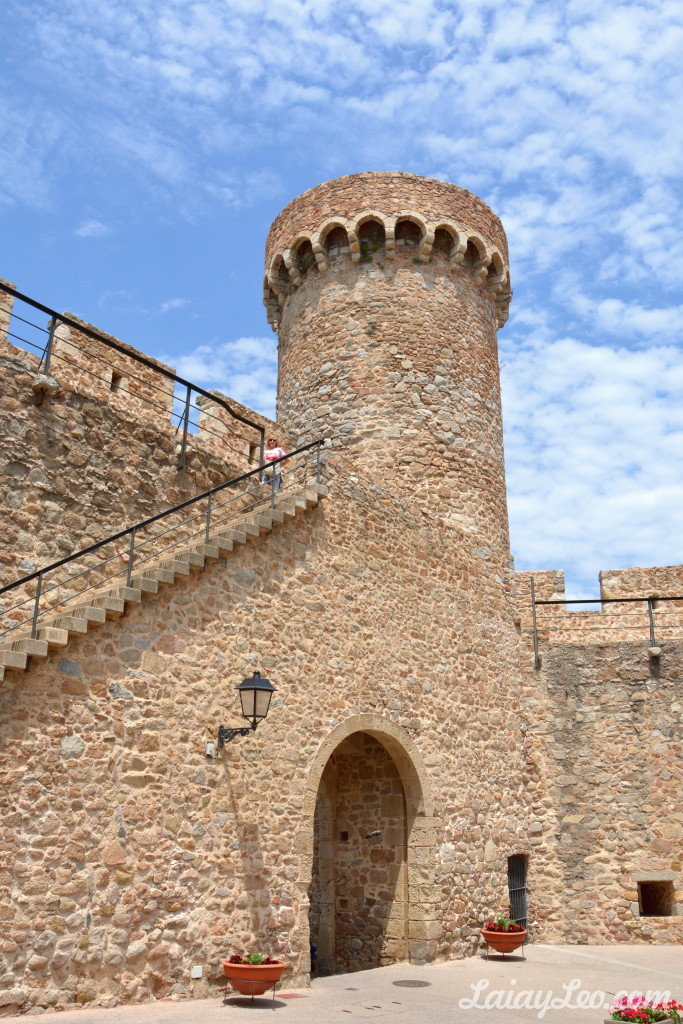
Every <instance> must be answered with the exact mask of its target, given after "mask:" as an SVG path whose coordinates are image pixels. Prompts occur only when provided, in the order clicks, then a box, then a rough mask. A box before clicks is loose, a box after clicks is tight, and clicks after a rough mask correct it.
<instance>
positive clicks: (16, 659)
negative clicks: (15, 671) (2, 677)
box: [0, 651, 28, 674]
mask: <svg viewBox="0 0 683 1024" xmlns="http://www.w3.org/2000/svg"><path fill="white" fill-rule="evenodd" d="M27 661H28V654H23V653H22V652H21V651H0V665H1V666H2V667H3V668H19V669H22V668H26V662H27ZM3 674H4V673H3Z"/></svg>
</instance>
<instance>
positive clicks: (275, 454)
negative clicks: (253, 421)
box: [261, 437, 287, 492]
mask: <svg viewBox="0 0 683 1024" xmlns="http://www.w3.org/2000/svg"><path fill="white" fill-rule="evenodd" d="M286 454H287V452H286V451H284V449H283V448H280V446H279V445H278V443H277V438H276V437H269V438H268V447H267V448H266V450H265V451H264V453H263V460H264V462H275V460H276V459H282V458H284V456H285V455H286ZM280 467H281V463H280V464H278V465H277V466H273V467H272V469H264V471H263V474H262V475H261V483H264V484H269V483H270V482H271V480H272V481H273V491H276V492H277V491H279V490H280V488H281V487H282V470H281V468H280Z"/></svg>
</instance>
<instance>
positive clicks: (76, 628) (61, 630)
mask: <svg viewBox="0 0 683 1024" xmlns="http://www.w3.org/2000/svg"><path fill="white" fill-rule="evenodd" d="M327 494H328V489H327V487H326V486H325V485H324V484H318V483H307V484H306V485H305V486H303V487H301V488H298V489H296V490H291V491H283V492H282V493H281V494H278V495H277V496H276V499H275V506H274V507H271V505H270V504H268V505H262V506H258V507H257V508H255V509H253V510H251V511H249V512H247V513H245V514H243V515H240V516H237V517H235V518H234V519H231V520H230V523H229V525H228V524H221V526H220V527H219V528H218V529H217V530H216V531H215V532H210V533H209V537H208V542H207V543H202V544H198V543H196V542H195V543H193V542H191V541H190V542H188V546H187V547H182V546H181V545H179V547H178V550H177V551H176V553H175V554H174V555H173V556H172V557H166V558H163V559H161V560H160V561H158V562H156V563H150V564H149V565H145V566H144V567H140V568H139V569H138V571H137V572H135V571H134V573H133V576H132V577H131V581H130V582H131V585H130V586H121V585H120V584H116V583H115V582H114V584H113V585H112V586H109V587H104V588H103V589H101V590H93V591H90V593H89V595H88V597H87V600H79V595H74V597H73V599H72V600H73V603H71V602H69V604H68V605H67V606H66V607H65V608H64V609H62V610H61V611H60V612H59V613H58V614H52V615H50V613H49V611H48V612H47V613H43V614H46V615H47V617H46V618H45V619H44V620H43V619H42V618H41V620H39V624H38V630H37V634H36V636H35V637H31V635H30V631H28V632H27V631H24V632H22V633H20V634H18V635H17V636H16V637H14V638H13V639H12V640H6V641H5V642H3V643H0V682H1V681H2V680H3V678H4V675H5V673H6V672H7V671H8V670H15V671H25V670H26V669H27V667H28V665H29V659H30V658H46V657H47V656H48V654H49V653H50V651H51V650H53V649H55V648H63V647H66V646H67V644H68V643H69V640H70V638H71V636H72V635H73V634H82V633H87V632H88V630H89V629H91V628H93V627H95V626H99V625H101V624H102V623H103V622H106V620H107V619H117V618H120V617H121V616H122V615H124V614H125V612H126V605H127V604H139V603H140V602H141V601H143V600H146V599H147V596H148V595H151V594H156V593H157V591H158V589H159V587H160V586H172V585H173V584H174V583H175V582H176V577H178V576H180V577H182V576H189V575H190V573H191V572H192V570H193V569H194V570H201V569H203V568H204V567H205V565H206V563H207V561H215V560H216V559H219V558H227V557H229V555H230V552H231V551H233V549H234V548H235V547H238V546H239V545H240V544H246V543H247V542H248V540H249V539H250V538H252V539H257V538H258V537H260V536H261V535H262V534H264V533H270V532H271V531H272V529H273V527H274V526H275V525H277V524H281V523H285V522H286V520H287V519H288V518H294V517H296V516H297V515H299V514H305V513H306V512H307V511H308V510H309V509H311V508H314V507H315V506H316V505H317V504H318V502H319V501H320V499H321V498H324V497H326V496H327Z"/></svg>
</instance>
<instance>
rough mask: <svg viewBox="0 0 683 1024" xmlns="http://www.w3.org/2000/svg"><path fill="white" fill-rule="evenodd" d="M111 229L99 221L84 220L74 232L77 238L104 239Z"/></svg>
mask: <svg viewBox="0 0 683 1024" xmlns="http://www.w3.org/2000/svg"><path fill="white" fill-rule="evenodd" d="M111 232H112V229H111V228H110V227H109V225H108V224H103V223H102V221H101V220H84V221H83V223H82V224H79V226H78V227H77V228H76V230H75V231H74V234H75V235H78V237H79V238H105V237H106V236H107V235H110V234H111Z"/></svg>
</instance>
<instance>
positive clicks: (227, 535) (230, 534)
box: [211, 530, 247, 545]
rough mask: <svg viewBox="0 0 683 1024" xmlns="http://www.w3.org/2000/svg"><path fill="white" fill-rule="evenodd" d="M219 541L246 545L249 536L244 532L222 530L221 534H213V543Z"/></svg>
mask: <svg viewBox="0 0 683 1024" xmlns="http://www.w3.org/2000/svg"><path fill="white" fill-rule="evenodd" d="M219 540H225V541H230V542H231V543H232V544H233V545H234V544H246V543H247V535H246V533H243V532H242V530H222V531H221V532H220V533H216V534H213V533H212V534H211V543H212V544H215V543H217V542H218V541H219Z"/></svg>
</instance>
